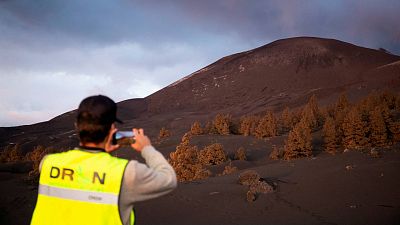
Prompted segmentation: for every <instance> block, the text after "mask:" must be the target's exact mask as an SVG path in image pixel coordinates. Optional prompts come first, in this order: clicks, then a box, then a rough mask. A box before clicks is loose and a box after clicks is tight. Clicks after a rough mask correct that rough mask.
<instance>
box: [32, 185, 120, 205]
mask: <svg viewBox="0 0 400 225" xmlns="http://www.w3.org/2000/svg"><path fill="white" fill-rule="evenodd" d="M39 194H42V195H47V196H51V197H57V198H63V199H69V200H76V201H82V202H92V203H101V204H114V205H117V204H118V195H116V194H111V193H102V192H92V191H82V190H73V189H66V188H59V187H52V186H48V185H42V184H40V185H39Z"/></svg>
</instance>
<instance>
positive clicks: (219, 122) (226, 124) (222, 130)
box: [213, 114, 232, 135]
mask: <svg viewBox="0 0 400 225" xmlns="http://www.w3.org/2000/svg"><path fill="white" fill-rule="evenodd" d="M231 121H232V116H231V115H229V114H217V115H216V116H215V118H214V121H213V124H214V127H215V129H216V130H217V132H218V134H221V135H229V134H230V125H231Z"/></svg>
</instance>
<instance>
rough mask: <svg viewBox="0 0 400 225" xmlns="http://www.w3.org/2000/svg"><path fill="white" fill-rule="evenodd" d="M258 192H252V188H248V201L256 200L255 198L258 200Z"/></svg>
mask: <svg viewBox="0 0 400 225" xmlns="http://www.w3.org/2000/svg"><path fill="white" fill-rule="evenodd" d="M256 198H257V197H256V193H254V192H252V191H250V190H248V191H247V193H246V200H247V201H248V202H254V201H255V200H256Z"/></svg>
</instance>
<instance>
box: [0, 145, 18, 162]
mask: <svg viewBox="0 0 400 225" xmlns="http://www.w3.org/2000/svg"><path fill="white" fill-rule="evenodd" d="M22 159H23V155H22V152H21V149H20V146H19V144H15V145H8V146H6V147H5V148H4V149H3V151H2V152H1V155H0V162H18V161H21V160H22Z"/></svg>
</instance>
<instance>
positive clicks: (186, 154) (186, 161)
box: [169, 133, 211, 182]
mask: <svg viewBox="0 0 400 225" xmlns="http://www.w3.org/2000/svg"><path fill="white" fill-rule="evenodd" d="M190 137H191V135H190V134H189V133H186V134H185V135H184V136H183V137H182V141H181V143H180V144H179V145H178V146H177V147H176V150H175V151H174V152H171V153H170V159H169V163H170V164H171V165H172V167H173V168H174V169H175V172H176V175H177V178H178V180H179V181H180V182H184V181H193V180H198V179H204V178H207V177H209V176H210V175H211V172H210V171H209V170H207V169H205V168H204V166H203V165H202V164H201V163H200V162H199V160H198V155H199V151H198V149H197V146H191V145H190Z"/></svg>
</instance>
